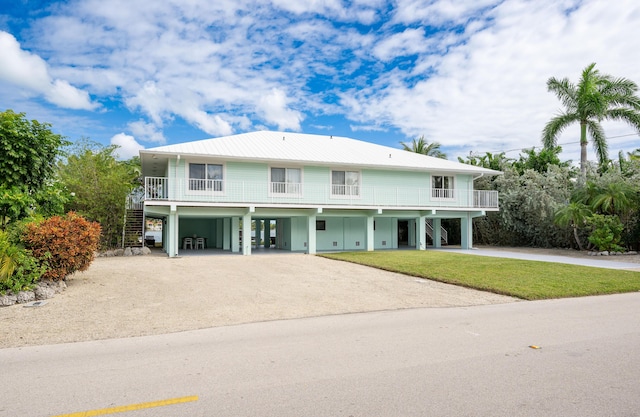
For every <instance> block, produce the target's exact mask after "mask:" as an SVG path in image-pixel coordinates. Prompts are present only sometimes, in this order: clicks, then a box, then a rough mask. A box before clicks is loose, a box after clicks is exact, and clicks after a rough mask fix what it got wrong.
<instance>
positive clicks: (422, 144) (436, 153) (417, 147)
mask: <svg viewBox="0 0 640 417" xmlns="http://www.w3.org/2000/svg"><path fill="white" fill-rule="evenodd" d="M400 145H402V149H404V150H405V151H409V152H415V153H421V154H423V155H427V156H433V157H436V158H442V159H447V155H446V154H445V153H443V152H442V151H440V146H442V145H440V143H438V142H431V143H429V142H427V141H426V140H425V139H424V135H422V136H420V137H419V138H418V139H415V138H414V139H411V144H409V145H407V144H406V143H404V142H400Z"/></svg>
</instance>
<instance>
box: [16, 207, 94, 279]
mask: <svg viewBox="0 0 640 417" xmlns="http://www.w3.org/2000/svg"><path fill="white" fill-rule="evenodd" d="M22 241H23V243H24V245H25V247H26V248H27V249H29V250H31V251H32V253H33V256H34V257H35V258H36V259H37V260H38V261H39V262H40V264H41V265H45V266H46V267H47V271H46V272H45V274H44V275H43V277H42V278H43V279H51V280H54V281H60V280H63V279H65V278H66V277H67V276H68V275H69V274H72V273H73V272H75V271H84V270H86V269H87V268H89V265H90V264H91V261H93V258H94V254H95V251H96V249H97V248H98V243H99V241H100V225H99V224H98V223H95V222H89V221H87V220H86V219H85V218H84V217H82V216H79V215H77V214H76V213H73V212H69V213H68V214H67V215H65V216H54V217H51V218H49V219H46V220H42V221H39V222H33V223H29V224H27V225H26V227H25V228H24V231H23V235H22Z"/></svg>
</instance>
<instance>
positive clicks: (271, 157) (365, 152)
mask: <svg viewBox="0 0 640 417" xmlns="http://www.w3.org/2000/svg"><path fill="white" fill-rule="evenodd" d="M140 155H141V159H142V162H143V166H144V165H145V160H149V159H151V158H153V159H157V158H162V159H166V158H167V157H169V156H172V155H181V156H183V157H184V156H215V157H219V158H222V159H226V160H242V161H265V162H283V163H291V164H295V163H300V164H313V165H329V166H354V167H362V168H378V169H394V170H398V169H401V170H417V171H430V172H445V173H446V172H452V173H453V172H455V173H469V174H487V175H497V174H500V172H499V171H494V170H490V169H486V168H482V167H477V166H473V165H468V164H462V163H459V162H455V161H448V160H446V159H441V158H434V157H431V156H426V155H422V154H417V153H414V152H407V151H405V150H403V149H399V148H391V147H388V146H382V145H377V144H374V143H370V142H364V141H360V140H355V139H351V138H346V137H340V136H329V135H326V136H324V135H311V134H305V133H293V132H273V131H258V132H250V133H242V134H238V135H232V136H225V137H219V138H212V139H205V140H199V141H194V142H185V143H180V144H175V145H167V146H159V147H156V148H149V149H144V150H141V151H140Z"/></svg>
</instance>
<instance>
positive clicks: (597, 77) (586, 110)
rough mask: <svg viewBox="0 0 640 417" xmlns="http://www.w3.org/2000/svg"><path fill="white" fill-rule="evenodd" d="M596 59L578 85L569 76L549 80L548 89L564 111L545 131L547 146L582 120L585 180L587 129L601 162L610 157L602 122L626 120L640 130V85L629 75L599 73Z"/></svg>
mask: <svg viewBox="0 0 640 417" xmlns="http://www.w3.org/2000/svg"><path fill="white" fill-rule="evenodd" d="M595 66H596V64H595V63H593V64H591V65H589V66H588V67H586V68H585V69H584V70H583V71H582V77H581V78H580V81H578V84H577V85H575V84H573V83H572V82H570V81H569V79H568V78H564V79H562V80H558V79H556V78H554V77H551V78H549V80H548V81H547V90H548V91H550V92H552V93H554V94H555V95H556V96H557V97H558V99H559V100H560V101H561V102H562V104H563V105H564V107H565V109H564V112H562V113H560V114H558V115H557V116H555V117H554V118H553V119H551V120H550V121H549V122H548V123H547V125H546V126H545V127H544V130H543V132H542V143H543V144H544V146H545V147H546V148H553V147H554V146H556V145H557V141H558V136H559V135H560V133H562V131H563V130H564V129H565V128H566V127H567V126H569V125H571V124H573V123H580V173H581V176H582V180H583V181H584V179H585V178H586V172H587V165H586V164H587V143H588V139H587V133H588V134H589V136H590V137H591V140H592V142H593V146H594V148H595V151H596V154H597V156H598V162H599V164H600V165H604V164H606V163H607V161H608V159H609V158H608V155H607V139H606V137H605V135H604V130H603V129H602V125H601V124H600V122H602V121H603V120H616V121H623V122H626V123H628V124H629V125H631V127H633V128H634V129H636V130H637V131H638V132H639V133H640V98H638V96H636V91H638V86H637V85H636V83H634V82H633V81H631V80H628V79H626V78H613V77H612V76H610V75H607V74H600V72H599V71H598V70H597V69H595Z"/></svg>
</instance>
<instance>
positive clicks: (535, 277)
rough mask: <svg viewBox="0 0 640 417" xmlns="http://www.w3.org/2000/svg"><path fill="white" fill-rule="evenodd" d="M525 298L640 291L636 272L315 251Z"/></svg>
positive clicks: (417, 254) (452, 256) (435, 255)
mask: <svg viewBox="0 0 640 417" xmlns="http://www.w3.org/2000/svg"><path fill="white" fill-rule="evenodd" d="M320 256H323V257H325V258H329V259H336V260H341V261H348V262H354V263H358V264H362V265H367V266H372V267H374V268H379V269H384V270H386V271H392V272H399V273H401V274H407V275H412V276H415V277H420V278H427V279H431V280H434V281H440V282H446V283H449V284H455V285H462V286H464V287H469V288H475V289H479V290H483V291H491V292H494V293H497V294H504V295H510V296H513V297H518V298H522V299H525V300H540V299H546V298H563V297H582V296H586V295H599V294H614V293H623V292H632V291H640V272H633V271H620V270H615V269H604V268H593V267H586V266H576V265H567V264H559V263H551V262H539V261H523V260H518V259H507V258H493V257H487V256H477V255H464V254H460V253H445V252H435V251H433V252H431V251H406V250H403V251H384V252H382V251H381V252H344V253H332V254H323V255H320Z"/></svg>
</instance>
